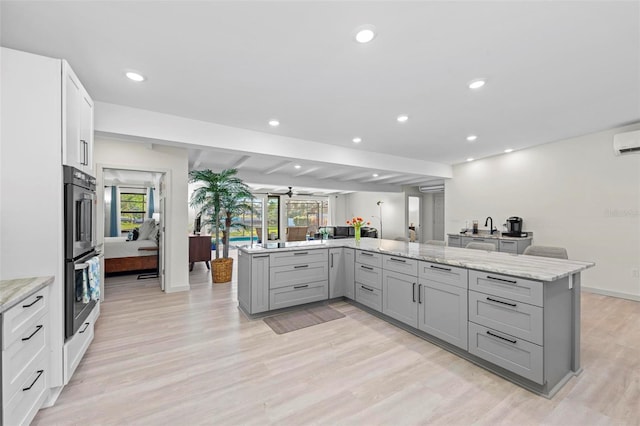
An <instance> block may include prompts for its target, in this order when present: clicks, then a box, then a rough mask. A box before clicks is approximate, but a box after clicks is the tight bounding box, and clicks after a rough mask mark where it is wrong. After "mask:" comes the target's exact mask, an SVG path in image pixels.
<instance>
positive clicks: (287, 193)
mask: <svg viewBox="0 0 640 426" xmlns="http://www.w3.org/2000/svg"><path fill="white" fill-rule="evenodd" d="M288 188H289V190H288V191H287V192H269V195H286V196H287V197H289V198H291V197H292V196H294V195H313V194H312V193H302V192H293V187H292V186H289V187H288Z"/></svg>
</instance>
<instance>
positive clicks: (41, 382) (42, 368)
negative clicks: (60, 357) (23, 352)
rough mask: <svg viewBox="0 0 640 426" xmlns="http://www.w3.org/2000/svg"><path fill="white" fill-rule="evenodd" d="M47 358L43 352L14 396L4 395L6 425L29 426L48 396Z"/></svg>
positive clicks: (19, 384) (30, 367)
mask: <svg viewBox="0 0 640 426" xmlns="http://www.w3.org/2000/svg"><path fill="white" fill-rule="evenodd" d="M47 359H48V358H47V356H46V354H45V353H44V352H43V353H42V354H41V355H40V356H38V357H37V358H36V359H35V360H34V362H32V363H31V364H30V365H29V369H28V371H27V372H26V374H25V375H24V377H23V379H24V380H22V381H21V382H20V383H18V388H17V391H16V392H15V393H14V394H13V395H4V394H3V417H4V424H6V425H23V424H24V425H28V424H29V423H31V421H32V420H33V418H34V417H35V416H36V413H37V412H38V410H39V409H40V407H42V404H43V403H44V400H45V399H46V398H47V396H48V388H49V386H48V368H49V366H48V365H47Z"/></svg>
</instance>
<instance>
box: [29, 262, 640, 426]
mask: <svg viewBox="0 0 640 426" xmlns="http://www.w3.org/2000/svg"><path fill="white" fill-rule="evenodd" d="M236 276H237V274H236V273H234V278H235V277H236ZM191 284H192V290H191V291H190V292H183V293H175V294H164V293H162V292H161V291H160V290H159V287H158V283H157V281H156V280H141V281H138V280H136V279H135V276H132V277H119V278H112V279H109V280H108V281H107V282H106V286H107V288H106V292H107V301H105V302H104V303H103V305H102V313H101V317H100V319H99V320H98V322H97V325H96V335H95V340H94V342H93V344H92V345H91V347H90V348H89V350H88V352H87V354H86V356H85V358H84V360H83V361H82V363H81V364H80V366H79V367H78V370H77V371H76V373H75V375H74V377H73V379H72V380H71V382H70V383H69V385H67V386H66V387H65V389H64V391H63V392H62V394H61V395H60V398H59V399H58V401H57V403H56V405H55V406H54V407H51V408H48V409H44V410H41V411H40V412H39V413H38V415H37V417H36V418H35V420H34V424H37V425H52V424H75V425H93V424H118V425H120V424H141V425H162V424H171V425H192V424H218V425H239V424H243V425H244V424H260V425H262V424H274V423H275V424H283V425H301V424H341V425H351V424H355V425H372V424H393V425H404V424H453V425H466V424H482V425H485V424H487V425H488V424H490V425H494V424H507V425H529V424H532V425H533V424H557V425H591V424H594V425H601V424H612V425H640V303H638V302H632V301H627V300H622V299H616V298H610V297H605V296H599V295H594V294H589V293H584V294H583V311H582V312H583V322H582V324H583V328H582V339H583V340H582V342H583V344H582V362H583V367H584V372H583V373H582V374H581V375H580V376H578V377H574V378H573V379H571V381H570V382H569V383H568V384H567V385H566V386H565V387H564V388H563V389H562V390H561V391H560V392H559V393H558V394H557V395H556V396H555V397H554V398H553V399H552V400H547V399H545V398H542V397H538V396H536V395H534V394H532V393H530V392H528V391H526V390H523V389H521V388H519V387H518V386H515V385H512V384H510V383H509V382H507V381H505V380H503V379H501V378H499V377H497V376H495V375H493V374H492V373H489V372H487V371H485V370H483V369H482V368H479V367H477V366H475V365H473V364H471V363H469V362H467V361H465V360H463V359H460V358H458V357H457V356H455V355H452V354H450V353H448V352H446V351H444V350H442V349H440V348H438V347H436V346H434V345H432V344H430V343H428V342H425V341H423V340H421V339H419V338H417V337H415V336H413V335H411V334H409V333H407V332H405V331H403V330H401V329H398V328H396V327H394V326H392V325H389V324H387V323H385V322H384V321H382V320H380V319H378V318H376V317H373V316H371V315H369V314H367V313H365V312H363V311H361V310H360V309H358V308H355V307H353V306H351V305H350V304H348V303H346V302H338V303H335V304H332V307H334V308H335V309H337V310H339V311H341V312H343V313H344V314H345V315H346V317H345V318H342V319H338V320H335V321H331V322H328V323H325V324H321V325H318V326H314V327H310V328H307V329H302V330H298V331H295V332H292V333H288V334H284V335H276V334H275V333H274V332H273V331H272V330H271V329H270V328H269V327H268V326H267V325H266V324H265V323H264V322H263V321H261V320H255V321H251V320H248V319H247V318H245V317H244V316H243V315H242V313H240V311H238V309H237V300H236V284H235V282H234V283H228V284H216V285H213V286H212V285H211V278H210V275H209V272H208V271H207V269H206V267H205V266H204V264H202V263H198V264H196V266H195V268H194V271H193V272H192V273H191Z"/></svg>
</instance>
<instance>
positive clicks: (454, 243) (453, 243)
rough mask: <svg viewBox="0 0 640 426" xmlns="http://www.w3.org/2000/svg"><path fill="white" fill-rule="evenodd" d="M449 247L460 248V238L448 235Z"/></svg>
mask: <svg viewBox="0 0 640 426" xmlns="http://www.w3.org/2000/svg"><path fill="white" fill-rule="evenodd" d="M448 240H449V247H460V241H461V240H462V237H458V236H452V235H449V238H448Z"/></svg>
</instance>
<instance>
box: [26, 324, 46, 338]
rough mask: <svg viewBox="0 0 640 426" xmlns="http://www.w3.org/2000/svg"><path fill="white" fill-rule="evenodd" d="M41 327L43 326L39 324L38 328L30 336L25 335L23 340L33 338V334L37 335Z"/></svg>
mask: <svg viewBox="0 0 640 426" xmlns="http://www.w3.org/2000/svg"><path fill="white" fill-rule="evenodd" d="M41 328H42V326H41V325H39V326H37V327H36V329H35V331H34V332H33V333H31V334H30V335H29V337H23V338H22V341H23V342H26V341H27V340H31V338H32V337H33V336H35V335H36V333H37V332H38V331H40V329H41Z"/></svg>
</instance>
